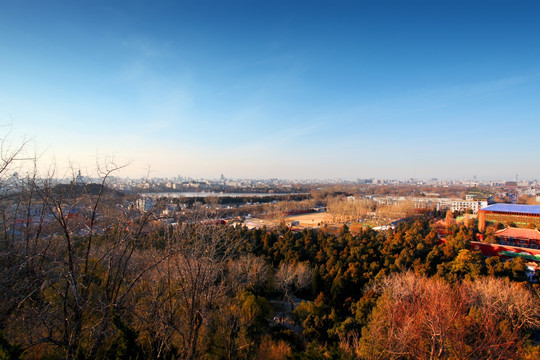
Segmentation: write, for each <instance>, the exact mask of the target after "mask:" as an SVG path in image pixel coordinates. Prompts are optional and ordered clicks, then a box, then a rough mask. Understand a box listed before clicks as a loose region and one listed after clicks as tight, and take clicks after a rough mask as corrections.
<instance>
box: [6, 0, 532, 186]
mask: <svg viewBox="0 0 540 360" xmlns="http://www.w3.org/2000/svg"><path fill="white" fill-rule="evenodd" d="M539 13H540V3H539V2H537V1H512V2H507V1H437V2H434V1H414V2H405V1H331V2H330V1H271V2H270V1H269V2H252V1H222V2H215V1H181V2H174V1H163V2H159V3H155V2H149V1H136V2H132V1H118V2H114V3H111V2H108V1H92V2H90V1H84V2H68V1H50V2H41V1H28V2H21V1H11V0H8V1H3V2H2V3H1V4H0V53H1V54H2V55H1V56H0V66H1V68H2V69H3V70H2V72H0V74H1V75H0V124H11V127H12V128H13V133H14V135H13V137H12V140H13V141H14V142H16V140H17V139H19V138H22V137H26V138H31V139H33V140H32V144H31V146H35V148H36V149H37V152H38V153H39V154H43V155H41V158H40V162H41V163H42V166H44V167H47V166H48V164H50V163H51V162H52V161H53V159H54V162H55V163H56V164H57V166H58V168H59V169H66V168H67V167H68V164H69V162H70V161H71V162H72V163H73V164H74V166H75V168H81V169H83V173H90V174H91V173H92V171H93V169H94V167H95V165H94V164H95V162H96V157H103V156H112V155H114V157H115V158H116V159H117V161H118V162H119V163H126V162H131V164H130V166H129V167H127V168H126V169H124V170H122V171H121V172H120V173H119V174H118V175H119V176H130V177H141V176H144V175H145V174H146V173H147V168H150V176H155V177H173V176H177V175H183V176H188V177H193V178H216V177H219V175H220V174H224V175H225V176H226V177H228V178H259V179H268V178H280V179H314V178H317V179H339V178H342V179H347V180H354V179H358V178H360V179H363V178H381V179H408V178H417V179H430V178H439V179H459V178H469V179H472V178H473V177H474V176H477V178H478V179H480V180H482V179H493V180H495V179H501V180H514V179H515V176H516V174H518V175H519V179H524V180H525V179H537V178H540V160H539V159H540V157H539V156H538V155H540V142H538V141H535V139H536V138H537V137H538V133H539V131H540V101H539V99H540V47H539V46H538V44H539V43H540V21H538V20H539V17H538V14H539ZM61 171H64V170H61Z"/></svg>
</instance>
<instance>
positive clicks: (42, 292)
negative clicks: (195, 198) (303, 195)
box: [0, 180, 540, 359]
mask: <svg viewBox="0 0 540 360" xmlns="http://www.w3.org/2000/svg"><path fill="white" fill-rule="evenodd" d="M68 188H69V187H61V188H58V187H54V186H52V185H51V183H47V182H37V181H34V180H32V181H30V180H27V181H25V182H23V183H21V184H20V188H18V191H17V192H13V191H11V192H9V193H8V192H6V193H5V196H4V197H3V199H2V204H3V207H2V215H3V216H2V235H1V242H0V249H1V252H0V256H1V259H0V272H1V275H0V288H1V291H2V295H3V298H2V302H1V305H0V329H1V337H0V358H5V359H9V358H14V359H16V358H28V359H38V358H49V359H53V358H66V359H75V358H76V359H93V358H102V359H150V358H152V359H154V358H155V359H263V358H264V359H283V358H289V359H428V358H429V359H465V358H470V359H486V358H499V359H509V358H523V359H527V358H529V359H534V358H538V355H539V354H540V352H539V347H538V345H535V343H534V341H533V340H534V337H535V336H537V333H535V332H536V331H538V328H539V326H540V308H539V293H540V291H539V288H538V286H537V285H536V284H534V285H531V283H529V282H527V281H526V275H525V264H524V262H523V260H522V259H520V258H517V259H514V260H510V261H502V259H499V258H496V257H494V258H488V259H485V258H483V257H482V256H481V255H480V254H479V253H477V252H475V251H472V250H470V241H471V240H473V239H474V237H475V234H476V230H475V229H476V227H475V224H471V225H470V227H467V226H465V225H461V226H458V225H455V224H454V225H451V226H450V228H449V229H448V230H449V231H448V233H449V235H448V236H447V238H446V242H444V243H441V242H440V241H439V238H438V236H437V233H436V232H435V231H434V230H433V215H432V214H425V215H424V216H422V217H419V218H417V219H416V220H411V221H409V222H404V223H401V224H400V225H399V226H398V227H397V228H396V229H395V230H391V231H386V232H376V231H373V230H371V229H369V228H365V229H363V230H362V231H361V232H360V233H355V234H352V233H351V232H350V231H349V229H348V228H347V226H343V228H342V229H341V231H340V232H339V234H334V233H330V232H327V231H325V230H324V229H320V230H304V231H302V232H293V231H291V229H289V228H288V227H286V226H285V225H282V226H281V227H280V228H278V229H273V230H270V229H254V230H248V229H247V228H245V227H236V228H235V227H232V226H227V225H214V224H208V223H205V222H204V221H200V219H199V220H196V219H194V220H192V221H187V222H183V223H180V224H178V225H176V226H167V225H163V224H161V223H159V222H158V221H155V220H153V215H152V213H151V212H146V213H145V212H140V211H138V210H136V209H134V208H133V207H130V206H128V205H125V206H124V205H119V204H117V203H118V201H120V200H119V199H121V201H122V204H129V199H126V198H125V197H121V198H119V197H118V194H116V193H114V192H107V191H95V189H94V188H92V191H87V193H86V194H80V193H78V194H77V196H69V194H68V193H67V190H66V189H68ZM103 189H105V187H103ZM36 206H37V209H39V211H38V212H37V215H36V211H35V209H36ZM14 220H16V221H14Z"/></svg>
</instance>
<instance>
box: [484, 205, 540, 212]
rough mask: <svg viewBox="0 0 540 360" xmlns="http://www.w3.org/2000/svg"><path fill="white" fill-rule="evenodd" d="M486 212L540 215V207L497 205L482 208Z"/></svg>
mask: <svg viewBox="0 0 540 360" xmlns="http://www.w3.org/2000/svg"><path fill="white" fill-rule="evenodd" d="M482 210H485V211H501V212H502V211H504V212H515V213H527V214H540V206H539V205H515V204H495V205H489V206H486V207H485V208H482Z"/></svg>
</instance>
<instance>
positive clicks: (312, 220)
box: [285, 213, 332, 227]
mask: <svg viewBox="0 0 540 360" xmlns="http://www.w3.org/2000/svg"><path fill="white" fill-rule="evenodd" d="M285 221H286V222H291V221H298V222H299V225H300V226H302V227H318V226H323V225H324V224H330V223H331V222H332V216H330V215H329V214H328V213H311V214H303V215H293V216H287V217H286V218H285Z"/></svg>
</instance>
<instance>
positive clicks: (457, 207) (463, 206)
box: [450, 200, 488, 214]
mask: <svg viewBox="0 0 540 360" xmlns="http://www.w3.org/2000/svg"><path fill="white" fill-rule="evenodd" d="M487 205H488V202H487V200H482V201H479V200H453V201H452V206H451V208H450V210H452V212H454V211H465V210H471V211H472V213H473V214H476V213H478V210H480V209H481V208H484V207H486V206H487Z"/></svg>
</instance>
